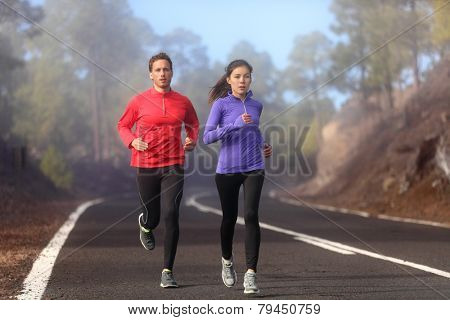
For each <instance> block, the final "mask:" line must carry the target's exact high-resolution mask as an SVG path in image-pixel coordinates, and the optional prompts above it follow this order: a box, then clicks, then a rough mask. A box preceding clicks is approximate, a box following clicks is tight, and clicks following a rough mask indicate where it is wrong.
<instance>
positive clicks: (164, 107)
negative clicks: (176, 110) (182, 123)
mask: <svg viewBox="0 0 450 320" xmlns="http://www.w3.org/2000/svg"><path fill="white" fill-rule="evenodd" d="M164 96H165V95H164V94H163V97H162V100H163V101H162V102H163V103H162V105H163V116H166V104H165V103H164Z"/></svg>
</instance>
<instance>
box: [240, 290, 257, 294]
mask: <svg viewBox="0 0 450 320" xmlns="http://www.w3.org/2000/svg"><path fill="white" fill-rule="evenodd" d="M259 292H260V291H259V290H258V291H253V290H252V291H246V290H244V293H245V294H258V293H259Z"/></svg>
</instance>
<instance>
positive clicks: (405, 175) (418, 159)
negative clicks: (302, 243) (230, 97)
mask: <svg viewBox="0 0 450 320" xmlns="http://www.w3.org/2000/svg"><path fill="white" fill-rule="evenodd" d="M395 100H396V104H395V108H393V109H389V108H387V107H386V106H385V104H384V103H383V101H382V99H381V98H379V97H378V98H377V97H371V98H370V99H368V100H367V101H362V100H361V99H358V98H357V97H355V98H353V99H352V100H350V101H349V102H348V103H347V105H346V106H344V107H343V108H342V110H340V112H338V113H337V115H336V117H335V118H334V119H333V120H332V121H331V122H330V123H328V124H327V125H326V126H325V127H324V129H323V131H322V138H323V141H322V144H321V147H320V151H319V153H318V156H317V167H318V172H317V174H316V175H315V176H314V177H313V178H312V179H311V180H309V181H308V182H307V183H305V184H302V185H300V186H299V187H298V188H296V189H295V193H296V194H298V195H299V196H301V197H303V198H304V199H308V200H309V201H311V202H320V203H325V204H330V205H334V206H339V207H347V208H352V209H360V210H365V211H368V212H371V213H374V214H387V215H393V216H402V217H410V218H416V219H426V220H433V221H438V222H444V223H450V59H446V60H443V61H442V62H441V63H440V64H439V65H438V66H437V67H436V68H435V69H434V70H433V71H431V72H430V73H429V75H428V77H427V80H426V81H425V82H424V83H423V84H422V86H421V87H420V88H419V89H413V88H410V89H408V90H406V91H403V92H397V93H396V96H395Z"/></svg>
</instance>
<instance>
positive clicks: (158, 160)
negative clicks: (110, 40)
mask: <svg viewBox="0 0 450 320" xmlns="http://www.w3.org/2000/svg"><path fill="white" fill-rule="evenodd" d="M149 71H150V79H151V80H152V81H153V87H152V88H150V89H149V90H147V91H144V92H142V93H140V94H138V95H136V96H135V97H133V98H132V99H131V100H130V102H129V103H128V105H127V107H126V109H125V112H124V113H123V115H122V117H121V118H120V120H119V123H118V126H117V127H118V131H119V135H120V138H121V139H122V141H123V143H124V144H125V146H126V147H128V148H130V149H131V166H133V167H136V168H137V183H138V189H139V196H140V198H141V201H142V204H143V206H144V212H143V213H141V214H140V216H139V234H140V240H141V243H142V245H143V246H144V248H145V249H146V250H152V249H153V248H154V247H155V237H154V235H153V230H154V229H155V228H156V227H157V226H158V224H159V220H160V216H161V212H162V215H163V217H164V221H165V227H166V228H165V229H166V230H165V238H164V268H163V271H162V275H161V284H160V286H161V287H163V288H172V287H178V285H177V283H176V281H175V279H174V277H173V273H172V268H173V264H174V261H175V254H176V251H177V245H178V237H179V226H178V217H179V207H180V202H181V197H182V195H183V182H184V177H183V176H184V169H183V164H184V152H185V151H191V150H193V149H194V147H195V144H196V141H197V136H198V119H197V114H196V113H195V110H194V107H193V106H192V103H191V102H190V101H189V99H188V98H187V97H185V96H183V95H181V94H179V93H178V92H175V91H173V90H172V89H171V87H170V83H171V80H172V76H173V70H172V61H171V59H170V57H169V56H168V55H167V54H165V53H159V54H157V55H155V56H153V57H151V58H150V60H149ZM183 122H184V124H185V128H186V133H187V138H186V139H185V143H184V145H182V144H181V127H182V125H183ZM135 125H136V130H135V131H132V128H133V126H135Z"/></svg>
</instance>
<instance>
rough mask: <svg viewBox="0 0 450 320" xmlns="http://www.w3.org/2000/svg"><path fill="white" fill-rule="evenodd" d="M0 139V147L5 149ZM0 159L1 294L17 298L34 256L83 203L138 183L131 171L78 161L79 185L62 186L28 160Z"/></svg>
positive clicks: (77, 174) (9, 297) (2, 297)
mask: <svg viewBox="0 0 450 320" xmlns="http://www.w3.org/2000/svg"><path fill="white" fill-rule="evenodd" d="M6 149H7V147H6V145H5V143H4V142H2V141H1V140H0V150H6ZM5 158H7V157H2V160H3V161H0V219H1V224H0V299H14V297H15V296H16V295H17V294H18V293H19V291H20V290H21V286H22V283H23V280H24V279H25V277H26V276H27V274H28V273H29V271H30V270H31V267H32V265H33V262H34V260H35V259H36V258H37V256H38V255H39V253H40V252H41V251H42V249H43V248H44V247H45V246H46V245H47V244H48V242H49V241H50V239H51V238H52V237H53V236H54V234H55V233H56V231H57V230H58V229H59V227H60V226H61V225H62V224H63V223H64V221H65V220H66V218H67V216H68V215H69V214H70V213H71V212H73V211H74V210H75V209H76V208H77V206H78V205H79V204H81V203H82V202H84V201H86V200H91V199H93V198H96V197H98V196H108V195H111V194H112V193H123V192H127V191H128V189H132V188H133V187H135V184H134V181H130V173H131V172H128V171H127V170H123V171H120V170H117V169H114V168H113V167H111V166H108V165H105V164H103V165H100V164H99V165H95V164H89V163H86V164H78V165H76V166H74V170H75V172H74V173H75V174H74V175H75V177H76V179H75V185H74V188H73V190H72V191H71V192H67V191H61V190H59V189H57V188H55V187H54V185H53V184H52V183H51V182H50V181H49V180H48V179H47V178H46V177H44V176H43V175H42V173H41V172H40V171H39V169H37V168H36V167H35V164H34V163H33V162H32V161H33V160H32V159H30V161H29V162H30V163H29V164H28V165H27V166H26V167H25V168H20V169H19V168H13V166H11V163H10V161H9V160H8V159H7V160H8V161H5Z"/></svg>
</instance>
